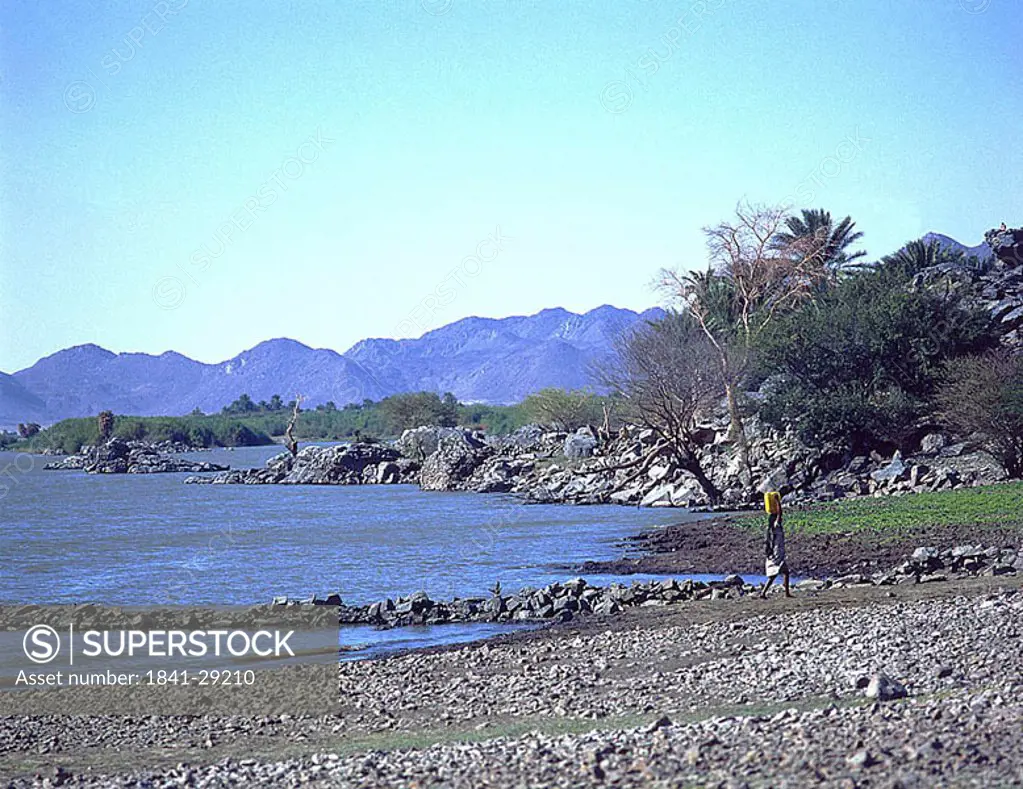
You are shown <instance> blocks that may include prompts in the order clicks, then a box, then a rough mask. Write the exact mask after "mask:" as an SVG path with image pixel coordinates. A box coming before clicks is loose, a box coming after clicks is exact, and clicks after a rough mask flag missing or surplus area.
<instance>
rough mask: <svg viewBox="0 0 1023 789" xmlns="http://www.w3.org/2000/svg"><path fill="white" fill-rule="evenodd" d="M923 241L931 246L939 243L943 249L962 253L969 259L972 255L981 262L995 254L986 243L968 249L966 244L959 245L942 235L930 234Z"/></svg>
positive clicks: (952, 239)
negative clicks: (933, 243) (934, 242)
mask: <svg viewBox="0 0 1023 789" xmlns="http://www.w3.org/2000/svg"><path fill="white" fill-rule="evenodd" d="M922 240H923V242H924V243H925V244H929V243H930V242H931V241H937V242H938V243H939V244H941V247H942V249H948V250H952V251H953V252H962V253H963V254H964V255H966V256H967V257H970V256H971V255H972V256H973V257H976V258H980V259H981V260H987V258H989V257H991V256H992V255H993V254H994V253H993V252H992V251H991V247H989V246H988V245H987V244H986V243H985V242H981V243H980V244H977V246H975V247H968V246H966V245H965V244H961V243H959V242H958V241H956V240H955V239H954V238H950V237H949V236H944V235H942V234H941V233H928V234H927V235H926V236H924V237H923V239H922Z"/></svg>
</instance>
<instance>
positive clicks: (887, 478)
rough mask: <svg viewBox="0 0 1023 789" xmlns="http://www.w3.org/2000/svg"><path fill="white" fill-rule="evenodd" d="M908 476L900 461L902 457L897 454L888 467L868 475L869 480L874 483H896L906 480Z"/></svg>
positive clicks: (904, 466) (904, 465)
mask: <svg viewBox="0 0 1023 789" xmlns="http://www.w3.org/2000/svg"><path fill="white" fill-rule="evenodd" d="M908 476H909V471H908V469H907V468H906V464H905V463H904V462H903V461H902V455H901V454H900V453H899V452H896V453H895V456H894V457H893V458H892V460H891V462H890V463H888V465H886V466H884V467H883V468H879V469H878V470H877V471H874V472H871V474H870V478H871V479H872V480H874V481H875V482H897V481H900V480H903V479H907V478H908Z"/></svg>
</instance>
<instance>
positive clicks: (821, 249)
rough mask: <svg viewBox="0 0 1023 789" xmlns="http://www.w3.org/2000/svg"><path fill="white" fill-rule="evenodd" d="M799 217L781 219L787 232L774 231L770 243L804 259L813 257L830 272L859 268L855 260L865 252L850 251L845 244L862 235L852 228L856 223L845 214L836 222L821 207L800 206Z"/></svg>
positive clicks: (849, 243) (853, 242)
mask: <svg viewBox="0 0 1023 789" xmlns="http://www.w3.org/2000/svg"><path fill="white" fill-rule="evenodd" d="M801 213H802V216H790V217H789V218H788V219H786V220H785V226H786V227H787V228H788V230H787V231H784V230H783V231H780V232H778V233H776V234H775V236H774V239H773V243H772V246H773V247H774V248H775V249H776V250H779V251H782V252H787V253H791V254H795V255H797V256H799V257H802V258H804V259H807V258H811V257H812V258H816V259H817V260H818V261H819V262H820V263H821V265H823V266H824V267H826V268H828V269H830V270H831V271H834V272H841V271H845V270H849V269H856V268H859V267H860V266H861V265H862V264H859V263H856V262H855V261H857V260H859V259H860V258H862V257H864V256H865V255H866V254H867V253H866V252H864V251H863V250H862V249H860V250H856V251H855V252H850V251H849V247H850V246H852V245H853V244H855V243H856V242H857V241H859V240H860V239H861V238H863V233H860V232H859V231H856V230H855V227H856V223H855V222H853V221H852V217H849V216H847V217H846V218H845V219H843V220H842V221H841V222H839V223H838V224H837V225H835V224H833V223H832V220H831V214H830V213H829V212H827V211H825V210H824V209H823V208H811V209H805V208H804V209H803V210H802V212H801Z"/></svg>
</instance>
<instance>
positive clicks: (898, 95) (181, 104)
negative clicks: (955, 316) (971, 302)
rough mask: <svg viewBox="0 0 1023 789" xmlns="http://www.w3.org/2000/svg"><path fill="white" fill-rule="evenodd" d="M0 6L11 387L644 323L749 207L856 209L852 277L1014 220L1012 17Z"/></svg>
mask: <svg viewBox="0 0 1023 789" xmlns="http://www.w3.org/2000/svg"><path fill="white" fill-rule="evenodd" d="M0 13H2V32H0V35H2V42H0V44H2V50H0V52H2V54H0V57H2V64H0V102H2V104H0V113H2V114H0V123H2V128H0V132H2V133H0V157H2V158H0V167H2V170H0V188H2V201H0V211H2V215H0V310H2V318H0V370H4V371H7V372H11V371H14V370H17V369H20V368H22V367H25V366H28V365H30V364H32V363H33V362H34V361H35V360H36V359H37V358H39V357H40V356H43V355H45V354H48V353H52V352H53V351H55V350H58V349H60V348H62V347H66V346H69V345H74V344H79V343H85V342H95V343H98V344H100V345H103V346H104V347H107V348H110V349H111V350H115V351H131V350H138V351H146V352H154V353H159V352H162V351H165V350H168V349H175V350H178V351H181V352H183V353H185V354H188V355H190V356H192V357H195V358H198V359H201V360H204V361H219V360H222V359H226V358H228V357H230V356H233V355H234V354H235V353H237V352H239V351H241V350H243V349H245V348H248V347H250V346H252V345H254V344H256V343H257V342H259V341H261V340H264V339H267V338H270V337H276V336H289V337H293V338H295V339H298V340H300V341H302V342H305V343H307V344H310V345H314V346H322V347H331V348H336V349H338V350H344V349H346V348H347V347H348V346H349V345H351V344H352V343H353V342H355V341H357V340H359V339H361V338H363V337H373V336H376V337H380V336H383V337H387V336H401V335H404V336H409V335H413V336H415V335H419V334H421V333H422V331H423V330H425V329H430V328H435V327H437V326H439V325H442V324H444V323H448V322H450V321H453V320H456V319H458V318H461V317H464V316H466V315H485V316H493V317H500V316H505V315H510V314H523V313H530V312H535V311H537V310H540V309H542V308H544V307H550V306H555V305H560V306H564V307H566V308H569V309H572V310H576V311H580V310H588V309H592V308H593V307H596V306H599V305H600V304H603V303H613V304H616V305H618V306H624V307H632V308H635V309H642V308H646V307H648V306H652V305H653V304H654V303H656V301H657V297H656V294H654V293H653V292H652V291H651V289H650V282H651V279H652V277H653V275H654V273H655V272H656V271H657V270H658V269H659V268H660V267H663V266H673V265H685V266H689V267H702V266H703V265H704V263H705V252H704V246H703V237H702V235H701V231H700V228H701V227H702V226H703V225H706V224H709V223H712V222H716V221H718V220H720V219H723V218H724V217H726V216H727V215H728V214H729V213H730V212H731V210H732V209H733V207H734V205H735V203H736V201H737V200H738V199H740V198H748V199H750V200H753V201H758V202H781V201H784V200H786V199H793V200H794V201H795V203H796V205H797V207H799V206H801V207H816V206H822V207H825V208H827V209H829V210H830V211H832V213H834V214H839V215H843V216H844V215H845V214H847V213H848V214H851V215H852V216H853V217H854V219H856V220H857V222H858V224H859V228H860V229H861V230H863V231H864V232H865V233H866V237H865V248H866V249H867V250H868V252H869V253H870V254H871V255H872V256H880V255H882V254H885V253H887V252H890V251H892V250H894V249H895V248H897V247H898V246H900V245H901V244H902V243H903V242H905V241H907V240H909V239H911V238H914V237H918V236H920V235H922V234H923V233H924V232H927V231H929V230H936V231H940V232H944V233H947V234H949V235H952V236H954V237H956V238H958V239H959V240H961V241H963V242H965V243H969V244H976V243H979V242H980V241H981V240H982V233H983V231H984V230H986V229H987V228H989V227H992V226H994V225H996V224H997V223H999V222H1001V221H1003V220H1004V221H1007V222H1009V223H1010V224H1013V223H1015V224H1017V225H1018V224H1023V216H1021V214H1023V207H1021V205H1020V202H1019V199H1020V194H1019V175H1020V173H1021V172H1023V153H1021V146H1020V139H1021V130H1023V127H1021V124H1023V91H1021V90H1020V88H1021V79H1020V76H1021V65H1023V63H1021V56H1020V52H1019V41H1020V40H1021V39H1023V22H1021V19H1023V17H1021V15H1020V13H1019V6H1018V4H1017V3H1016V2H1015V0H902V1H901V2H898V3H892V2H890V0H857V2H855V3H849V2H844V1H840V0H788V2H770V1H769V0H695V2H694V1H693V0H680V1H679V2H662V1H661V0H645V1H644V2H638V1H636V2H621V1H620V0H615V1H611V0H558V1H557V2H526V0H488V1H487V2H483V1H482V0H422V1H421V0H389V1H388V2H383V1H381V2H368V1H365V0H363V1H362V2H359V1H357V0H352V1H350V2H337V0H331V2H322V3H317V2H312V1H311V0H295V2H290V3H280V2H275V3H270V2H266V3H262V2H238V1H236V0H219V1H218V2H216V3H212V2H199V0H166V2H156V0H143V1H141V2H135V0H122V1H121V2H103V0H92V2H89V1H88V0H71V2H68V3H59V4H56V5H53V4H44V3H37V2H35V0H8V2H7V3H5V4H4V7H3V10H2V11H0ZM680 22H681V24H680ZM609 83H610V84H609ZM623 83H624V85H623ZM626 86H628V87H626ZM849 140H854V141H856V143H855V144H851V143H850V142H849ZM291 157H296V158H292V159H291V161H290V162H289V161H288V160H289V158H291ZM829 157H830V158H829ZM301 159H305V160H306V162H304V163H303V162H302V161H300V160H301ZM282 168H283V171H282ZM275 174H276V175H275ZM292 176H293V177H292ZM815 180H816V183H815V182H814V181H815ZM271 199H272V200H273V202H272V204H270V202H271ZM246 204H248V209H246ZM498 228H499V229H500V234H501V236H502V237H503V240H501V242H500V249H499V251H496V250H497V249H498V247H495V246H494V245H493V244H492V243H486V244H483V245H482V246H481V242H484V241H485V240H486V239H487V238H488V236H490V235H493V234H495V233H497V232H498ZM228 233H230V238H228V239H226V243H224V242H225V235H226V234H228ZM477 248H479V249H480V251H481V253H482V254H483V255H484V256H485V257H487V258H490V259H489V260H488V261H487V262H485V263H482V265H479V264H477V263H476V262H474V261H473V260H471V259H470V260H469V261H466V262H464V263H463V261H465V258H466V257H467V256H472V255H474V254H476V250H477ZM495 251H496V257H495V256H494V254H495ZM460 266H461V267H463V268H462V269H461V271H462V273H461V275H460V276H459V277H458V278H452V277H451V272H452V271H453V270H455V269H458V268H459V267H460ZM465 271H468V272H470V273H471V274H474V275H475V276H468V275H466V273H465ZM445 281H446V283H447V284H446V287H442V288H441V291H440V293H439V294H438V293H437V290H438V286H440V285H441V284H442V283H445ZM430 294H434V297H435V298H434V301H437V302H438V306H436V307H434V308H433V309H430V304H431V301H430V299H428V297H429V295H430ZM438 297H439V298H438ZM424 298H426V299H428V300H427V304H426V306H425V307H423V306H420V305H422V304H423V300H424ZM410 315H411V316H412V317H411V319H410Z"/></svg>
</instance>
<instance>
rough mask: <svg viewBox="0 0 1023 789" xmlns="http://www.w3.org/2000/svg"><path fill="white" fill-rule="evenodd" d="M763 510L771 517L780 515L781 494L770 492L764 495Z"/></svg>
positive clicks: (774, 491)
mask: <svg viewBox="0 0 1023 789" xmlns="http://www.w3.org/2000/svg"><path fill="white" fill-rule="evenodd" d="M764 509H765V510H766V511H767V512H768V513H770V514H771V515H780V514H781V494H780V493H779V492H778V491H776V490H772V491H770V492H768V493H765V494H764Z"/></svg>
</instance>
